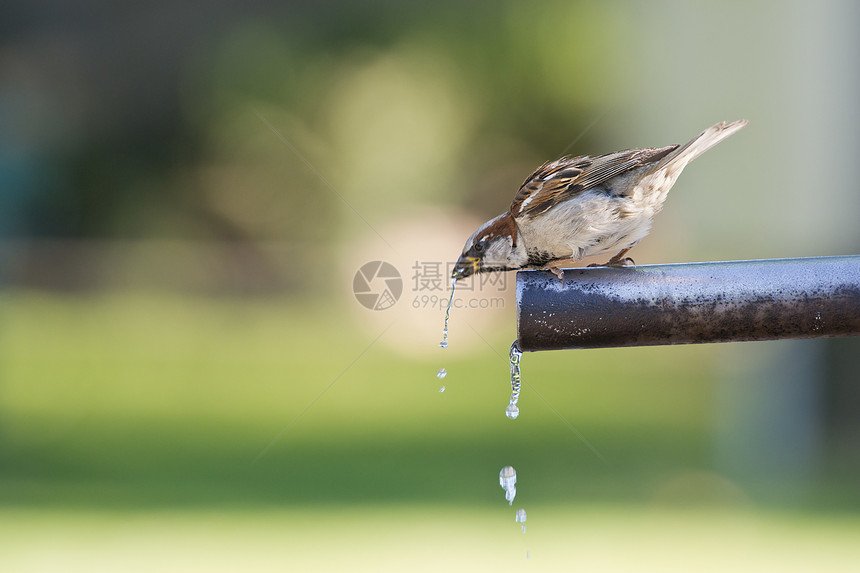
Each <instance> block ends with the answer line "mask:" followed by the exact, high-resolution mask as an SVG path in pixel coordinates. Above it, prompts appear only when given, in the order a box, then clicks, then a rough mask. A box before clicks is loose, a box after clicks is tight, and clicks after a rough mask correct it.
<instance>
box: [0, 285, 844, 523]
mask: <svg viewBox="0 0 860 573" xmlns="http://www.w3.org/2000/svg"><path fill="white" fill-rule="evenodd" d="M344 316H348V314H347V313H346V312H344V309H342V308H340V307H338V306H337V305H332V304H331V303H328V302H324V301H319V302H316V303H313V302H311V303H309V302H307V300H300V301H295V300H290V299H277V300H273V299H248V300H238V299H235V298H221V299H219V298H209V299H206V298H200V297H195V298H187V297H182V296H178V295H159V294H131V293H125V294H120V293H112V294H92V295H89V296H80V295H74V296H72V295H70V296H64V295H57V294H50V295H49V294H42V293H37V292H7V293H6V294H5V295H4V296H3V297H2V302H0V317H2V322H3V329H2V335H0V336H2V339H1V340H0V456H2V458H0V460H2V463H0V504H2V505H4V506H6V507H12V506H19V507H29V506H34V507H40V506H43V507H44V506H50V507H70V508H74V507H87V508H92V507H103V508H114V507H128V508H149V507H209V506H224V507H244V506H249V507H251V506H253V507H257V506H267V507H268V506H272V505H279V504H289V505H292V506H301V505H314V506H320V505H325V504H330V505H338V504H365V503H385V504H391V503H415V502H426V503H456V504H471V505H476V506H482V505H486V504H493V503H496V502H497V501H498V498H500V496H501V495H502V492H501V490H500V489H499V490H498V491H497V486H496V485H495V484H496V483H497V482H496V479H497V478H496V474H497V472H498V469H499V468H501V467H502V466H503V465H507V464H512V465H514V466H515V467H517V468H518V469H519V470H520V472H521V477H520V479H521V481H525V482H526V483H528V484H529V485H528V487H527V488H524V489H523V490H522V491H523V493H522V494H521V497H522V498H524V499H525V500H527V501H531V502H535V503H546V504H548V503H566V502H574V501H587V502H595V501H605V502H612V503H618V502H635V503H650V502H653V501H655V500H657V501H660V502H661V503H662V502H668V503H670V504H675V503H680V504H682V505H683V504H688V503H699V502H706V503H711V502H713V503H717V504H728V505H730V506H733V505H737V504H741V505H743V504H746V503H749V502H750V500H749V494H748V493H747V492H745V491H744V490H743V487H742V486H740V485H738V484H734V483H731V482H730V481H729V480H727V479H726V478H724V477H722V476H719V475H717V474H715V473H714V468H713V467H712V466H713V463H712V460H711V432H712V428H711V418H712V413H711V411H710V407H711V406H710V404H711V403H712V400H711V392H712V380H711V379H710V374H709V373H710V372H712V371H713V370H714V369H713V368H712V364H711V361H712V357H711V350H710V348H709V347H705V346H689V347H673V348H650V349H645V348H640V349H617V350H604V351H595V352H575V351H570V352H556V353H537V354H526V356H525V357H524V359H523V376H524V381H525V389H524V392H523V396H522V398H521V401H520V406H521V410H522V414H521V416H520V419H518V420H517V421H516V422H511V421H509V420H507V419H506V418H505V417H504V415H503V414H502V412H503V410H504V407H505V405H506V404H507V400H508V395H509V392H510V389H509V380H508V365H507V360H506V359H505V350H504V349H506V348H507V345H508V344H509V341H508V340H504V339H501V338H499V337H498V335H497V336H496V337H493V336H490V337H488V338H487V341H488V343H489V345H492V347H493V348H489V347H482V348H479V349H478V350H477V351H475V352H473V353H472V354H471V355H464V356H461V357H460V358H457V357H456V355H450V357H447V356H446V359H445V364H444V365H445V366H446V367H447V369H448V371H449V372H450V374H449V375H448V377H447V378H446V379H445V380H444V383H445V384H446V386H447V391H446V392H445V393H439V392H438V389H439V387H440V385H441V383H442V382H440V381H439V380H438V379H437V378H436V377H435V376H434V373H435V372H436V370H437V369H438V367H439V366H440V363H439V359H438V358H433V359H430V358H427V359H413V358H406V357H404V356H402V355H399V354H397V353H396V352H394V351H392V350H390V349H389V348H388V347H387V346H386V345H385V344H384V343H383V342H384V341H381V342H379V343H377V344H373V345H371V346H369V347H368V345H369V344H370V343H371V342H372V341H373V338H374V334H368V332H367V331H366V330H364V329H362V328H359V327H358V325H356V324H354V323H353V322H352V321H350V320H348V319H345V318H344ZM440 319H441V316H440ZM463 327H464V325H462V324H461V325H458V324H457V321H456V317H455V319H454V321H453V322H452V328H454V329H456V328H463ZM383 336H384V335H383ZM365 349H366V352H365ZM362 352H364V353H363V354H362ZM356 357H359V358H358V359H357V360H356ZM353 361H355V362H354V364H353ZM351 364H352V365H351ZM350 365H351V366H350ZM333 382H334V383H333ZM332 383H333V385H332V386H331V387H330V389H329V390H328V391H326V392H324V390H325V389H326V387H328V386H329V385H330V384H332ZM536 391H537V392H539V393H540V396H538V395H537V394H536ZM323 392H324V393H323ZM315 400H316V401H315ZM544 400H545V401H544ZM309 405H310V407H309ZM568 425H572V426H573V427H575V428H576V431H574V430H572V429H571V428H570V427H568ZM576 432H580V433H581V434H582V435H583V436H584V437H585V438H586V439H587V440H588V442H589V443H590V444H592V445H593V447H594V448H595V449H596V450H597V451H598V452H599V454H600V456H601V457H603V458H605V460H606V463H604V462H603V461H602V460H601V459H600V457H598V456H597V455H595V454H594V453H593V452H592V451H591V450H590V449H589V446H588V445H586V444H585V443H584V442H583V441H582V440H580V438H579V437H578V436H577V435H576ZM278 436H279V437H278ZM276 438H277V439H276ZM269 446H270V447H269ZM266 448H269V449H266ZM262 452H265V454H264V455H262V456H260V457H259V459H258V460H256V461H255V458H257V457H258V456H259V455H260V454H261V453H262ZM849 487H850V486H849ZM814 493H816V492H814ZM819 494H821V495H823V493H822V492H817V493H816V495H818V497H821V495H819ZM816 495H813V496H811V497H809V496H807V497H806V498H805V500H806V501H807V502H808V501H809V500H810V499H811V500H812V502H814V501H815V500H816V499H817V498H816ZM831 497H832V498H833V499H836V500H838V501H839V504H844V502H845V496H840V495H832V496H831ZM518 499H520V498H518Z"/></svg>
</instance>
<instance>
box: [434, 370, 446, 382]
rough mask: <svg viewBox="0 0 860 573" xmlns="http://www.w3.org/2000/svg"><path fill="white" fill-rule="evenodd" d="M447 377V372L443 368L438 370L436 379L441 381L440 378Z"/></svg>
mask: <svg viewBox="0 0 860 573" xmlns="http://www.w3.org/2000/svg"><path fill="white" fill-rule="evenodd" d="M447 375H448V371H447V370H445V369H444V368H440V369H439V372H437V373H436V378H439V379H440V380H441V379H442V378H444V377H445V376H447Z"/></svg>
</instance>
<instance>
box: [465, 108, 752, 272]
mask: <svg viewBox="0 0 860 573" xmlns="http://www.w3.org/2000/svg"><path fill="white" fill-rule="evenodd" d="M746 124H747V122H746V120H740V121H735V122H732V123H726V122H722V123H718V124H716V125H714V126H712V127H710V128H708V129H706V130H705V131H703V132H702V133H701V134H699V135H698V136H696V137H695V138H693V139H692V140H691V141H690V142H689V143H687V144H685V145H682V146H681V145H670V146H668V147H660V148H646V149H630V150H627V151H618V152H615V153H608V154H606V155H600V156H598V157H589V156H581V157H562V158H561V159H557V160H556V161H551V162H548V163H545V164H543V165H541V166H540V167H539V168H538V169H537V171H535V172H534V173H532V174H531V175H530V176H529V177H528V178H527V179H526V180H525V182H524V183H523V184H522V186H520V188H519V191H517V194H516V196H515V197H514V201H513V203H512V204H511V207H510V209H508V210H507V211H505V212H504V213H502V214H501V215H499V216H498V217H495V218H494V219H491V220H490V221H487V222H486V223H484V224H483V225H481V227H480V228H479V229H478V230H477V231H475V233H474V234H472V236H471V237H469V239H468V240H467V241H466V244H465V246H464V247H463V253H462V255H461V256H460V259H459V260H458V261H457V264H456V266H455V267H454V272H453V276H455V277H458V278H460V277H467V276H469V275H472V274H474V273H479V272H485V271H494V270H498V271H505V270H516V269H521V268H526V267H538V268H546V269H549V270H552V271H553V272H555V273H556V274H557V275H559V276H562V275H561V271H560V268H561V266H562V265H564V264H566V263H570V262H572V261H577V260H580V259H583V258H585V257H590V256H596V255H603V254H609V253H612V254H613V255H614V256H613V257H612V258H611V259H610V260H609V262H608V263H607V265H612V266H616V265H624V264H626V262H627V259H624V258H623V257H624V254H626V253H627V251H628V250H629V249H630V248H631V247H633V246H634V245H636V243H638V242H639V241H640V240H642V239H643V238H644V237H645V236H646V235H647V234H648V232H649V231H650V229H651V220H652V219H653V217H654V215H656V214H657V213H659V212H660V210H661V209H662V207H663V202H664V201H665V200H666V195H667V194H668V192H669V189H671V187H672V185H674V184H675V181H676V180H677V178H678V176H679V175H680V174H681V171H683V169H684V167H685V166H686V165H687V164H688V163H689V162H690V161H692V160H693V159H695V158H696V157H698V156H699V155H701V154H702V153H704V152H705V151H707V150H708V149H710V148H711V147H713V146H714V145H716V144H717V143H719V142H720V141H722V140H723V139H725V138H726V137H728V136H730V135H731V134H733V133H735V132H736V131H738V130H739V129H741V128H742V127H744V126H745V125H746Z"/></svg>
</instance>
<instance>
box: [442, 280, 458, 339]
mask: <svg viewBox="0 0 860 573" xmlns="http://www.w3.org/2000/svg"><path fill="white" fill-rule="evenodd" d="M456 288H457V277H454V278H452V279H451V297H450V298H449V299H448V308H446V309H445V325H444V326H443V327H442V342H440V343H439V346H441V347H442V348H448V319H449V318H451V305H452V304H453V303H454V289H456Z"/></svg>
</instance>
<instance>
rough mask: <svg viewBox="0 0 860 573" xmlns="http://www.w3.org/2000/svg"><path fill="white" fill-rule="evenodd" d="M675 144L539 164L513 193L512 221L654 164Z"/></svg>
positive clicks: (568, 158) (536, 213) (674, 146)
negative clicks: (636, 168) (626, 172)
mask: <svg viewBox="0 0 860 573" xmlns="http://www.w3.org/2000/svg"><path fill="white" fill-rule="evenodd" d="M677 147H678V146H677V145H670V146H668V147H661V148H653V147H649V148H646V149H628V150H627V151H616V152H615V153H607V154H606V155H601V156H599V157H588V156H587V155H583V156H580V157H562V158H561V159H557V160H555V161H550V162H548V163H544V164H543V165H541V166H540V167H539V168H538V170H537V171H535V172H534V173H532V174H531V175H530V176H529V177H528V179H526V180H525V182H524V183H523V184H522V186H521V187H520V189H519V191H517V195H516V197H514V202H513V203H512V204H511V214H512V215H513V216H514V218H517V217H521V216H524V215H529V216H534V215H539V214H540V213H543V212H544V211H546V210H547V209H549V208H550V207H552V206H554V205H556V204H558V203H560V202H562V201H565V200H567V199H570V198H571V197H573V196H574V195H576V194H578V193H581V192H583V191H585V190H586V189H591V188H592V187H596V186H597V185H600V184H602V183H605V182H606V181H608V180H609V179H611V178H613V177H615V176H616V175H619V174H621V173H624V172H625V171H629V170H630V169H633V168H635V167H640V166H642V165H648V164H650V163H654V162H656V161H658V160H660V159H662V158H663V157H664V156H666V155H667V154H668V153H670V152H672V151H673V150H675V149H677Z"/></svg>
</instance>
